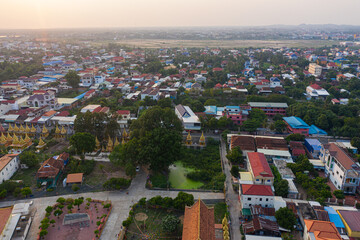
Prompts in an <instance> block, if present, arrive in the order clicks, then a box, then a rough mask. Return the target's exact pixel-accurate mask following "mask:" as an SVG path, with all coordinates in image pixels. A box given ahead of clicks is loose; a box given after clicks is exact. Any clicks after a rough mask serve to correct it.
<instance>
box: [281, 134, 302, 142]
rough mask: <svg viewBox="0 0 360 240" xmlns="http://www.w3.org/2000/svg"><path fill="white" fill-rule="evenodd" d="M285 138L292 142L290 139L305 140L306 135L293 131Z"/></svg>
mask: <svg viewBox="0 0 360 240" xmlns="http://www.w3.org/2000/svg"><path fill="white" fill-rule="evenodd" d="M285 139H286V141H287V142H290V141H299V142H303V141H304V140H305V136H304V135H302V134H300V133H293V134H290V135H289V136H287V137H286V138H285Z"/></svg>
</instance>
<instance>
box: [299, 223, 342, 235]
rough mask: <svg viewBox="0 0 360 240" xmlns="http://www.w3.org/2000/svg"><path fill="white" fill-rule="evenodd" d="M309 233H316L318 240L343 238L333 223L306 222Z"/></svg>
mask: <svg viewBox="0 0 360 240" xmlns="http://www.w3.org/2000/svg"><path fill="white" fill-rule="evenodd" d="M304 223H305V226H306V228H307V231H308V232H312V233H314V236H315V239H316V240H341V239H342V238H341V236H340V234H339V232H338V230H337V228H336V227H335V224H334V223H333V222H327V221H319V220H308V219H305V220H304Z"/></svg>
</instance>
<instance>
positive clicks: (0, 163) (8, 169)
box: [0, 154, 20, 183]
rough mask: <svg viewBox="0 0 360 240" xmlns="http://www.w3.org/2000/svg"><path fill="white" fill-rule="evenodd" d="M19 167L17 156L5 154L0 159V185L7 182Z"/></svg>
mask: <svg viewBox="0 0 360 240" xmlns="http://www.w3.org/2000/svg"><path fill="white" fill-rule="evenodd" d="M19 167H20V160H19V154H6V155H5V156H2V157H1V158H0V183H3V182H4V181H6V180H9V179H10V178H11V177H12V176H13V175H14V173H15V172H16V171H17V170H18V169H19Z"/></svg>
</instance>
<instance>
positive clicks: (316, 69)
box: [309, 63, 322, 77]
mask: <svg viewBox="0 0 360 240" xmlns="http://www.w3.org/2000/svg"><path fill="white" fill-rule="evenodd" d="M321 72H322V67H321V66H320V65H317V64H316V63H310V64H309V73H311V74H312V75H313V76H315V77H319V76H320V75H321Z"/></svg>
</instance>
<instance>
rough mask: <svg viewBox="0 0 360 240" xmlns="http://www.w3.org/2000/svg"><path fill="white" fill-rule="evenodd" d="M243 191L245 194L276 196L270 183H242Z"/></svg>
mask: <svg viewBox="0 0 360 240" xmlns="http://www.w3.org/2000/svg"><path fill="white" fill-rule="evenodd" d="M241 192H242V194H243V195H257V196H274V193H273V191H272V190H271V187H270V186H269V185H258V184H242V185H241Z"/></svg>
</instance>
